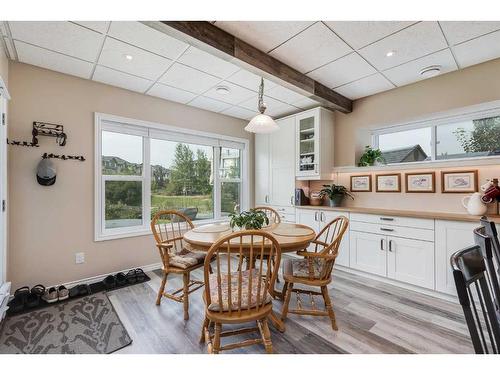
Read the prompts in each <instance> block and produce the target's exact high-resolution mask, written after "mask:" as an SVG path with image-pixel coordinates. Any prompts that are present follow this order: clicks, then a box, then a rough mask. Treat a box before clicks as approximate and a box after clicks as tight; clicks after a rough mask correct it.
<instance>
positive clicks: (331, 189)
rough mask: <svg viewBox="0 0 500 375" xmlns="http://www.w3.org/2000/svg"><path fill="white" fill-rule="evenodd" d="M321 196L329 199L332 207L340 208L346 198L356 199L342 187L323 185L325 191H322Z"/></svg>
mask: <svg viewBox="0 0 500 375" xmlns="http://www.w3.org/2000/svg"><path fill="white" fill-rule="evenodd" d="M319 194H320V195H321V197H322V198H324V197H328V203H329V205H330V207H340V206H341V205H342V201H343V200H344V198H345V197H346V196H348V197H350V198H351V199H354V196H353V195H352V194H351V193H350V192H349V191H348V190H347V188H346V187H345V186H342V185H335V184H331V185H323V189H321V190H320V192H319Z"/></svg>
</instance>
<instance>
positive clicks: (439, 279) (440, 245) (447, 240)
mask: <svg viewBox="0 0 500 375" xmlns="http://www.w3.org/2000/svg"><path fill="white" fill-rule="evenodd" d="M478 226H479V222H478V223H469V222H458V221H448V220H436V260H435V261H436V290H437V291H439V292H443V293H448V294H453V295H456V294H457V292H456V289H455V281H454V279H453V272H452V271H451V266H450V257H451V255H452V254H453V253H455V252H457V251H458V250H461V249H463V248H465V247H467V246H470V245H474V235H473V232H472V231H473V230H474V228H477V227H478Z"/></svg>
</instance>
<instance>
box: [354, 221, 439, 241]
mask: <svg viewBox="0 0 500 375" xmlns="http://www.w3.org/2000/svg"><path fill="white" fill-rule="evenodd" d="M351 230H356V231H359V232H368V233H374V234H382V235H386V236H393V237H403V238H412V239H417V240H423V241H431V242H433V241H434V230H430V229H420V228H409V227H398V226H395V225H380V224H371V223H362V222H359V221H352V220H351Z"/></svg>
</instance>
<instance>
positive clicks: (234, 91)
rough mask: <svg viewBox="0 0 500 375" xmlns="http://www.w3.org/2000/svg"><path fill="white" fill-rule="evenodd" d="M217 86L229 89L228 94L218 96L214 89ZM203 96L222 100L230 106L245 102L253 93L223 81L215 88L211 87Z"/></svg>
mask: <svg viewBox="0 0 500 375" xmlns="http://www.w3.org/2000/svg"><path fill="white" fill-rule="evenodd" d="M219 86H224V87H227V88H228V89H229V92H228V93H226V94H220V93H218V92H217V91H216V88H217V87H219ZM203 96H206V97H209V98H212V99H216V100H222V101H224V102H226V103H230V104H238V103H241V102H242V101H244V100H247V99H249V98H252V97H253V96H255V93H254V92H253V91H250V90H248V89H245V88H243V87H241V86H238V85H235V84H233V83H230V82H226V81H223V82H221V83H219V84H218V85H217V86H216V87H212V88H211V89H210V90H208V91H207V92H205V93H204V94H203Z"/></svg>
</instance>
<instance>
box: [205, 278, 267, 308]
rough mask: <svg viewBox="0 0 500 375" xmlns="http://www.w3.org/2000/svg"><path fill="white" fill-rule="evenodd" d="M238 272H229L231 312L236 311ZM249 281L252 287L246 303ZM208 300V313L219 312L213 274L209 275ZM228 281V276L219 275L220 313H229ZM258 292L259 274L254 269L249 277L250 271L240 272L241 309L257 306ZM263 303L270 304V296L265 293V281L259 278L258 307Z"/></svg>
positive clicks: (215, 281) (216, 284) (215, 279)
mask: <svg viewBox="0 0 500 375" xmlns="http://www.w3.org/2000/svg"><path fill="white" fill-rule="evenodd" d="M239 275H240V273H239V272H231V277H230V278H231V286H230V288H231V310H238V301H239V296H238V278H239ZM250 280H251V281H252V285H251V288H250V294H251V296H250V301H248V299H249V298H248V297H249V295H248V294H249V284H250ZM209 281H210V300H211V303H210V305H209V306H208V309H209V310H210V311H220V308H219V307H220V301H219V294H218V293H219V292H218V289H219V287H218V285H219V284H218V282H217V275H216V274H215V273H214V274H212V275H210V279H209ZM228 284H229V280H228V274H227V273H226V274H224V273H221V299H222V311H229V288H228ZM258 292H259V272H258V271H256V270H255V269H254V270H253V271H252V275H250V270H246V271H242V272H241V309H249V308H250V309H251V308H253V307H256V306H257V295H258ZM262 301H264V304H268V303H271V296H270V295H269V293H268V291H267V285H266V281H265V280H264V279H263V278H261V279H260V298H259V301H258V303H259V306H260V305H261V304H262Z"/></svg>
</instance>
